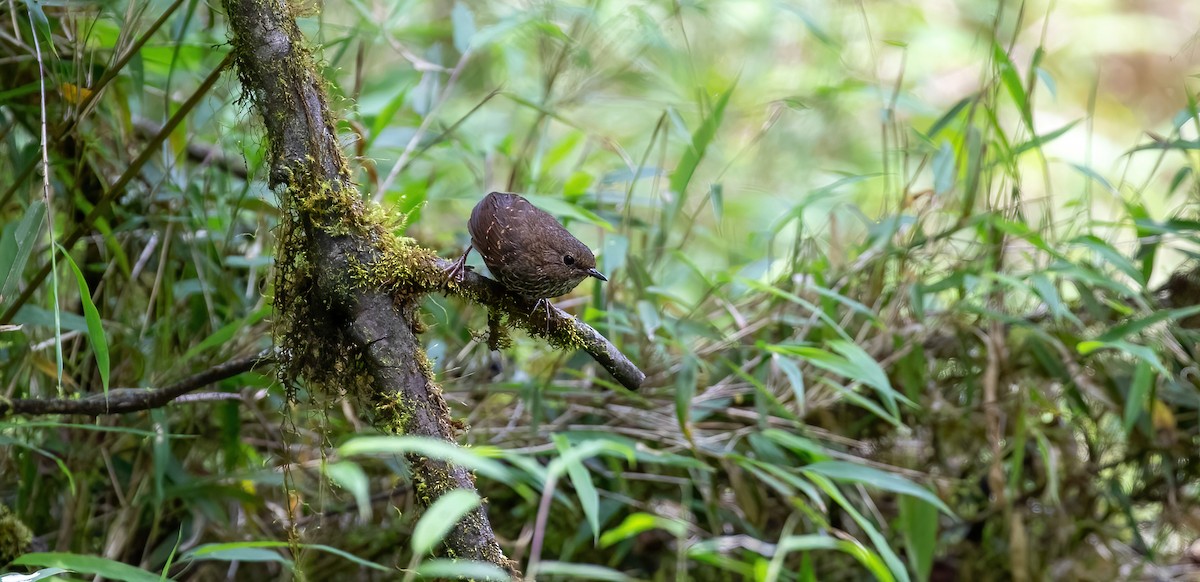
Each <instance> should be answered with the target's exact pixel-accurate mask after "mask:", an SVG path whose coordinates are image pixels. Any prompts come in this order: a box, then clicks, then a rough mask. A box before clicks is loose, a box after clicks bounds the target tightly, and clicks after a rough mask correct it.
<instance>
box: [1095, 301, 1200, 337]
mask: <svg viewBox="0 0 1200 582" xmlns="http://www.w3.org/2000/svg"><path fill="white" fill-rule="evenodd" d="M1197 313H1200V305H1192V306H1190V307H1180V308H1179V309H1163V310H1159V311H1154V312H1151V313H1150V315H1147V316H1146V317H1143V318H1141V319H1135V320H1133V321H1127V322H1125V323H1122V324H1121V325H1117V326H1113V327H1111V328H1109V330H1108V331H1106V332H1104V333H1103V334H1101V335H1100V337H1098V338H1096V340H1097V341H1101V342H1115V341H1117V340H1123V339H1125V338H1128V337H1130V336H1133V335H1136V334H1138V333H1141V332H1142V331H1143V330H1145V329H1147V328H1149V327H1151V326H1153V325H1155V324H1158V323H1162V322H1164V321H1168V320H1178V319H1183V318H1186V317H1191V316H1193V315H1196V314H1197Z"/></svg>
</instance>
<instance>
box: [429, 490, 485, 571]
mask: <svg viewBox="0 0 1200 582" xmlns="http://www.w3.org/2000/svg"><path fill="white" fill-rule="evenodd" d="M480 503H482V501H481V500H480V499H479V494H478V493H475V492H474V491H471V490H469V489H453V490H450V491H447V492H446V493H443V494H442V496H441V497H438V498H437V501H434V502H433V504H432V505H430V506H429V509H426V510H425V514H424V515H422V516H421V520H420V521H418V522H417V525H416V527H414V528H413V532H412V551H413V553H414V554H416V555H418V556H424V555H426V554H428V553H429V552H430V551H431V550H433V548H434V546H436V545H438V544H440V543H441V542H442V540H443V539H444V538H445V537H446V534H447V533H449V532H450V530H451V529H453V528H454V526H455V525H457V524H458V522H459V520H461V519H462V518H463V517H464V516H466V515H467V514H468V513H471V512H472V511H474V510H475V509H476V508H477V507H479V505H480Z"/></svg>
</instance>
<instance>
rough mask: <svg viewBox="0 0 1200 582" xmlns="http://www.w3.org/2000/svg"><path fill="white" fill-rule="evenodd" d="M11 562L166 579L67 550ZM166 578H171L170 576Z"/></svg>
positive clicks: (130, 580)
mask: <svg viewBox="0 0 1200 582" xmlns="http://www.w3.org/2000/svg"><path fill="white" fill-rule="evenodd" d="M10 563H11V564H12V565H14V566H32V567H35V568H62V569H64V570H67V571H70V572H75V573H77V574H92V575H97V576H103V577H105V578H108V579H110V580H124V581H127V582H159V581H160V580H163V579H164V578H163V577H162V576H161V575H159V574H155V573H153V572H147V571H146V570H143V569H141V568H137V567H135V566H130V565H129V564H125V563H122V562H117V561H115V560H110V559H108V558H101V557H99V556H85V555H81V554H70V553H66V552H31V553H28V554H22V555H20V556H19V557H17V559H15V560H13V561H12V562H10ZM165 579H166V580H170V578H165Z"/></svg>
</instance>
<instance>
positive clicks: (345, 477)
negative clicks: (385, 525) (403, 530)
mask: <svg viewBox="0 0 1200 582" xmlns="http://www.w3.org/2000/svg"><path fill="white" fill-rule="evenodd" d="M325 474H326V475H328V476H329V479H330V480H331V481H333V482H334V483H337V484H338V485H339V486H340V487H341V488H343V489H345V490H346V491H349V492H350V494H351V495H353V496H354V502H355V504H357V505H358V515H359V517H360V518H362V519H363V520H364V521H366V520H368V519H371V484H370V480H369V479H368V478H367V473H366V471H363V469H362V467H360V466H358V465H357V464H355V463H351V462H348V461H343V462H340V463H329V464H327V465H325Z"/></svg>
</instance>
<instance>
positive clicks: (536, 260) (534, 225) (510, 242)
mask: <svg viewBox="0 0 1200 582" xmlns="http://www.w3.org/2000/svg"><path fill="white" fill-rule="evenodd" d="M467 230H468V231H469V232H470V233H471V244H470V245H468V246H467V250H466V251H464V252H463V255H462V257H460V258H459V259H458V260H457V261H455V262H454V264H453V266H451V267H450V269H449V270H448V271H447V273H448V276H449V278H450V279H451V280H453V281H455V282H461V281H462V278H463V275H464V271H465V269H466V264H467V256H468V255H470V254H471V250H472V249H475V250H477V251H479V255H480V256H481V257H483V263H484V264H485V265H487V268H488V271H490V272H491V273H492V276H493V277H495V278H496V280H497V281H499V282H500V284H501V285H504V286H505V287H506V288H508V289H509V290H511V291H513V292H514V293H516V294H518V295H520V296H522V297H525V298H528V299H530V300H536V301H537V302H536V303H535V305H534V311H536V310H537V308H538V307H539V306H543V305H544V306H545V308H546V321H547V323H549V320H550V302H549V300H550V299H551V298H554V297H559V296H562V295H566V294H567V293H570V292H571V290H572V289H574V288H575V287H577V286H578V285H579V284H580V283H581V282H583V280H584V279H586V278H588V277H594V278H596V279H599V280H601V281H608V278H607V277H605V276H604V275H603V274H601V273H600V271H598V270H596V257H595V255H593V254H592V250H591V249H589V248H588V247H587V245H585V244H583V242H581V241H580V240H579V239H577V238H575V236H574V235H572V234H571V233H570V232H568V231H567V229H566V228H563V225H562V224H559V222H558V220H556V219H555V218H554V217H553V216H551V215H550V213H548V212H546V211H544V210H542V209H540V208H538V207H536V206H534V205H533V204H531V203H530V202H529V201H528V200H526V199H525V198H524V197H523V196H521V195H519V194H513V193H510V192H492V193H490V194H488V195H487V196H484V197H483V199H482V200H480V201H479V203H478V204H476V205H475V208H474V209H473V210H472V211H471V219H470V220H469V221H467Z"/></svg>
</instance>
